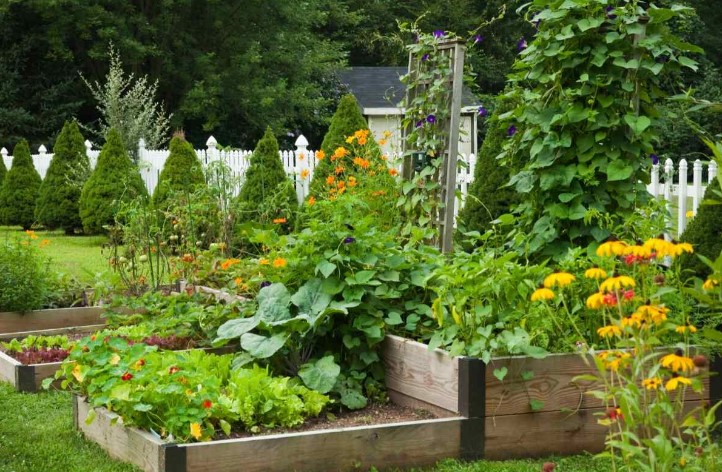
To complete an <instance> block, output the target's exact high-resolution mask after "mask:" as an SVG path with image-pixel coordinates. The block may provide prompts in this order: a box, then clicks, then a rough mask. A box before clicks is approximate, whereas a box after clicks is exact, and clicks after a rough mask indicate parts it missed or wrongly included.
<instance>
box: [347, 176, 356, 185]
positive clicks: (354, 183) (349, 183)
mask: <svg viewBox="0 0 722 472" xmlns="http://www.w3.org/2000/svg"><path fill="white" fill-rule="evenodd" d="M356 184H357V182H356V177H354V176H353V175H352V176H350V177H349V178H348V186H349V187H355V186H356Z"/></svg>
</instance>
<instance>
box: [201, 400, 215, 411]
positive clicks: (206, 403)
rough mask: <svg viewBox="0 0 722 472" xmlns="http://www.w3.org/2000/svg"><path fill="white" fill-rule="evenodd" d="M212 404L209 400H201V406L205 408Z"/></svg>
mask: <svg viewBox="0 0 722 472" xmlns="http://www.w3.org/2000/svg"><path fill="white" fill-rule="evenodd" d="M212 406H213V402H211V401H210V400H203V408H205V409H206V410H207V409H209V408H210V407H212Z"/></svg>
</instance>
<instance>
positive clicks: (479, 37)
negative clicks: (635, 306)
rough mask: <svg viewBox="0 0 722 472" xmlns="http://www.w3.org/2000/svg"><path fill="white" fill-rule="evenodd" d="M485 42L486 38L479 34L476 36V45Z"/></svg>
mask: <svg viewBox="0 0 722 472" xmlns="http://www.w3.org/2000/svg"><path fill="white" fill-rule="evenodd" d="M482 41H484V37H483V36H482V35H480V34H477V35H476V36H474V44H479V43H480V42H482Z"/></svg>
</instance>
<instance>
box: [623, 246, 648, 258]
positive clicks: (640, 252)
mask: <svg viewBox="0 0 722 472" xmlns="http://www.w3.org/2000/svg"><path fill="white" fill-rule="evenodd" d="M624 253H625V255H627V254H631V255H633V256H637V257H644V258H650V257H652V248H651V247H649V246H645V245H641V246H638V245H634V246H627V249H626V250H625V252H624Z"/></svg>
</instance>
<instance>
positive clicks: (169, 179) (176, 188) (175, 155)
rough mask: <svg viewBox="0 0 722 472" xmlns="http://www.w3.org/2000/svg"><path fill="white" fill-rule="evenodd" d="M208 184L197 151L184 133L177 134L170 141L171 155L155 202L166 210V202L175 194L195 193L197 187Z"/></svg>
mask: <svg viewBox="0 0 722 472" xmlns="http://www.w3.org/2000/svg"><path fill="white" fill-rule="evenodd" d="M205 183H206V181H205V177H204V176H203V168H202V167H201V161H199V160H198V156H197V155H196V151H195V149H193V146H191V144H190V143H189V142H188V141H186V140H185V136H184V135H183V133H176V134H175V136H173V139H171V141H170V154H169V155H168V158H167V159H166V160H165V163H164V164H163V170H162V171H161V173H160V176H159V177H158V185H157V186H156V188H155V192H154V193H153V201H154V203H155V204H156V205H157V207H158V208H164V206H165V203H166V200H167V199H168V197H169V196H170V195H172V194H173V193H174V192H180V191H187V192H193V191H194V189H195V187H196V186H197V185H204V184H205Z"/></svg>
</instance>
